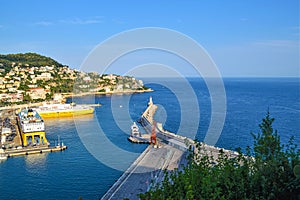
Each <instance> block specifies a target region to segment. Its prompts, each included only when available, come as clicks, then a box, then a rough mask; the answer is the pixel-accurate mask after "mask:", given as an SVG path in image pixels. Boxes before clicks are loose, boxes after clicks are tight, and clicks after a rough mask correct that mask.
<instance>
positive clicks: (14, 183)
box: [0, 78, 300, 199]
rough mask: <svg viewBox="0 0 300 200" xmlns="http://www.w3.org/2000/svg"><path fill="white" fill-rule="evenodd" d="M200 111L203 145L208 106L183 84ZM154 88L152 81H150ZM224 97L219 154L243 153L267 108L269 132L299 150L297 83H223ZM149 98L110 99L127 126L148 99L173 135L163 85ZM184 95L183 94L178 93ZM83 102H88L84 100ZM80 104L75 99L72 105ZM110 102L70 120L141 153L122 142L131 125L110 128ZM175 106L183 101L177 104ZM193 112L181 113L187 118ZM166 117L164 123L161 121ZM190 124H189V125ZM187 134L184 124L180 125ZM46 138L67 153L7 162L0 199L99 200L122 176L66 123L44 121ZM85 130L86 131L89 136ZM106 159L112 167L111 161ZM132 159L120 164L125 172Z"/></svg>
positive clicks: (176, 114) (203, 94) (171, 105)
mask: <svg viewBox="0 0 300 200" xmlns="http://www.w3.org/2000/svg"><path fill="white" fill-rule="evenodd" d="M166 81H167V82H168V83H169V84H174V85H178V84H180V83H179V82H178V81H176V80H166ZM189 81H190V83H191V85H192V87H193V89H194V91H195V93H196V95H197V97H198V105H199V107H200V113H201V115H200V116H201V117H200V122H199V129H198V132H197V138H198V139H199V140H203V138H204V137H205V133H206V131H207V129H208V125H209V122H210V116H211V115H210V112H211V104H210V99H209V93H208V90H207V88H206V86H205V84H204V82H203V81H202V80H200V79H189ZM153 82H154V83H155V81H153ZM224 82H225V88H226V95H227V115H226V121H225V125H224V129H223V131H222V134H221V137H220V138H219V140H218V142H217V144H216V145H217V146H219V147H224V148H232V149H234V148H236V147H239V146H240V147H242V148H245V147H246V146H247V145H250V146H251V145H252V142H253V141H252V137H251V135H250V132H251V131H253V132H257V131H258V130H259V128H258V124H259V123H260V121H261V119H262V118H263V117H264V116H265V114H266V111H267V109H268V108H269V110H270V112H271V115H272V116H273V117H274V118H275V122H274V128H275V129H278V131H279V134H280V136H281V140H282V141H283V142H287V141H288V139H289V137H290V136H291V135H294V136H295V141H296V143H297V144H300V132H299V130H300V123H299V122H300V81H299V79H242V78H241V79H237V78H236V79H225V80H224ZM148 86H149V87H151V88H153V89H154V90H155V92H152V93H143V94H135V95H131V96H128V95H124V96H121V95H120V96H116V97H114V100H115V102H117V107H118V109H120V111H121V110H122V109H125V107H126V106H125V105H123V103H124V102H126V100H128V99H129V100H130V101H129V102H130V103H129V113H130V116H131V118H132V120H136V119H138V117H139V115H140V113H141V112H142V111H143V110H144V109H145V107H146V103H147V101H148V99H149V96H150V95H151V96H153V100H154V102H155V103H157V104H160V108H159V110H158V113H157V115H156V118H157V120H161V121H165V124H164V127H165V129H167V130H170V131H173V132H176V131H177V130H178V128H179V124H180V117H181V114H180V106H179V101H178V100H177V99H176V95H175V93H173V92H172V91H171V90H169V89H168V88H167V87H166V86H165V85H164V84H149V85H148ZM181 92H185V91H181ZM85 98H88V97H85ZM85 98H81V99H77V100H76V101H77V102H80V101H83V102H84V99H85ZM111 98H112V97H111V96H97V97H96V98H95V101H96V103H101V104H102V105H103V106H101V107H97V108H96V110H95V114H94V115H93V116H86V117H84V118H78V119H76V121H77V122H79V123H82V124H85V125H88V124H90V123H91V122H94V121H98V122H99V124H100V125H101V127H102V128H103V130H104V132H105V134H106V136H107V137H108V138H109V139H110V140H111V141H112V142H113V143H114V144H115V145H117V146H118V147H119V148H122V149H124V150H127V151H130V152H142V151H143V149H144V148H145V147H146V146H145V145H136V144H131V143H129V142H128V141H127V139H126V138H127V134H128V133H129V131H130V125H131V121H130V120H128V119H127V118H126V117H125V118H122V116H120V115H121V114H119V113H122V112H118V116H117V118H118V119H121V121H120V120H119V123H120V124H121V125H122V126H123V127H124V126H128V129H127V130H126V131H125V132H127V133H124V132H123V131H122V130H121V129H120V128H119V127H118V126H117V125H116V123H114V118H116V116H113V114H112V111H111V106H112V105H111ZM180 101H189V99H188V98H187V99H181V100H180ZM193 109H194V108H193V107H192V106H191V107H190V108H187V109H186V110H184V112H193ZM165 117H166V118H165ZM190 120H193V119H190ZM181 125H182V126H185V127H186V128H187V129H188V126H189V125H188V124H186V125H185V124H181ZM46 127H47V138H48V140H49V141H50V142H51V143H52V144H53V145H54V144H55V143H56V141H57V137H58V135H59V136H60V138H61V139H62V140H63V142H64V144H66V145H67V146H68V147H69V148H68V149H67V150H66V151H64V152H58V153H49V154H41V155H30V156H25V157H14V158H9V159H8V160H7V161H5V162H2V163H0V199H78V197H79V196H82V197H83V199H99V198H100V197H101V196H102V195H103V194H104V193H105V191H106V190H107V189H108V188H109V187H110V186H111V185H112V184H113V183H114V182H115V181H116V180H117V179H118V177H119V176H120V175H121V174H122V172H121V171H118V170H115V169H112V168H110V167H107V166H106V165H104V164H102V163H101V162H99V161H98V160H97V159H95V158H94V157H93V156H92V155H91V154H90V153H89V152H88V151H87V150H86V148H85V146H84V145H83V144H82V142H81V140H80V138H79V136H78V134H77V132H76V127H75V125H74V123H73V120H72V119H51V120H46ZM90 131H91V130H89V129H87V133H86V134H89V132H90ZM111 159H114V160H116V161H118V160H117V158H114V157H113V156H112V157H111ZM131 162H132V159H128V160H126V159H125V161H124V159H123V160H122V163H121V164H122V165H124V166H126V167H127V166H128V165H130V163H131Z"/></svg>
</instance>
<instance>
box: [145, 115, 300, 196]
mask: <svg viewBox="0 0 300 200" xmlns="http://www.w3.org/2000/svg"><path fill="white" fill-rule="evenodd" d="M273 122H274V118H271V117H270V114H269V112H268V113H267V115H266V117H265V118H264V119H263V121H262V123H261V124H260V125H259V127H260V129H261V132H260V133H257V134H252V135H253V138H254V145H253V146H254V147H253V149H252V148H250V147H248V148H247V149H246V153H245V154H242V153H241V151H240V150H239V155H238V156H237V157H236V158H229V157H228V156H227V155H225V154H224V152H223V151H222V150H220V152H219V156H218V159H217V160H216V161H215V162H213V161H214V160H213V159H212V158H211V157H209V156H208V155H203V156H197V155H193V154H192V156H191V158H193V159H191V160H190V163H189V164H188V165H187V166H186V167H185V168H184V170H183V171H179V170H175V171H172V172H165V178H164V180H163V182H162V183H161V184H159V185H156V186H154V187H152V188H151V189H150V190H149V191H148V192H146V193H145V194H140V195H139V197H140V198H141V199H155V200H157V199H300V176H299V173H300V172H299V170H300V159H299V156H300V151H299V149H297V145H296V144H294V142H293V137H292V138H291V139H290V141H289V143H288V144H287V145H282V144H281V143H280V137H279V135H278V133H277V131H274V130H273V128H272V123H273ZM197 148H198V150H201V148H202V146H201V145H200V143H198V145H197ZM212 163H213V164H212Z"/></svg>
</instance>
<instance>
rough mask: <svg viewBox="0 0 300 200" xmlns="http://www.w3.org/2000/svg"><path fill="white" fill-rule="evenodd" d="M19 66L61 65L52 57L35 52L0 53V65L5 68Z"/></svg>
mask: <svg viewBox="0 0 300 200" xmlns="http://www.w3.org/2000/svg"><path fill="white" fill-rule="evenodd" d="M14 65H16V66H21V67H25V66H26V67H28V66H30V67H40V66H52V65H55V66H56V67H61V66H63V65H62V64H60V63H59V62H57V61H55V60H54V59H52V58H50V57H46V56H42V55H39V54H37V53H24V54H22V53H18V54H7V55H1V54H0V66H2V67H4V68H5V69H9V68H10V67H12V66H14Z"/></svg>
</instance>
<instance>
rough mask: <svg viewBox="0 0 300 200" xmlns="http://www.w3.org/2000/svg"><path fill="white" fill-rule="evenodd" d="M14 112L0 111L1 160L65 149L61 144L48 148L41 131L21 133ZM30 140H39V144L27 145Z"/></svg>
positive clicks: (12, 110)
mask: <svg viewBox="0 0 300 200" xmlns="http://www.w3.org/2000/svg"><path fill="white" fill-rule="evenodd" d="M15 111H16V110H14V109H10V110H2V111H0V135H1V147H0V148H1V150H2V151H1V152H2V153H1V156H2V158H3V157H4V158H9V157H13V156H24V155H30V154H41V153H48V152H57V151H64V150H66V149H67V146H65V145H63V144H58V145H57V146H49V143H48V142H47V139H46V137H45V133H44V132H43V131H41V132H34V133H22V130H21V127H20V124H19V123H18V119H17V118H18V117H16V116H15V113H16V112H15ZM37 137H38V138H37ZM32 138H33V139H37V140H39V143H37V144H34V145H29V144H28V140H33V139H32Z"/></svg>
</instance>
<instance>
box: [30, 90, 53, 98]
mask: <svg viewBox="0 0 300 200" xmlns="http://www.w3.org/2000/svg"><path fill="white" fill-rule="evenodd" d="M47 93H50V91H49V90H47V89H46V90H45V89H44V88H31V89H29V90H28V91H27V92H26V94H28V95H29V96H30V98H31V99H33V100H34V99H46V94H47Z"/></svg>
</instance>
